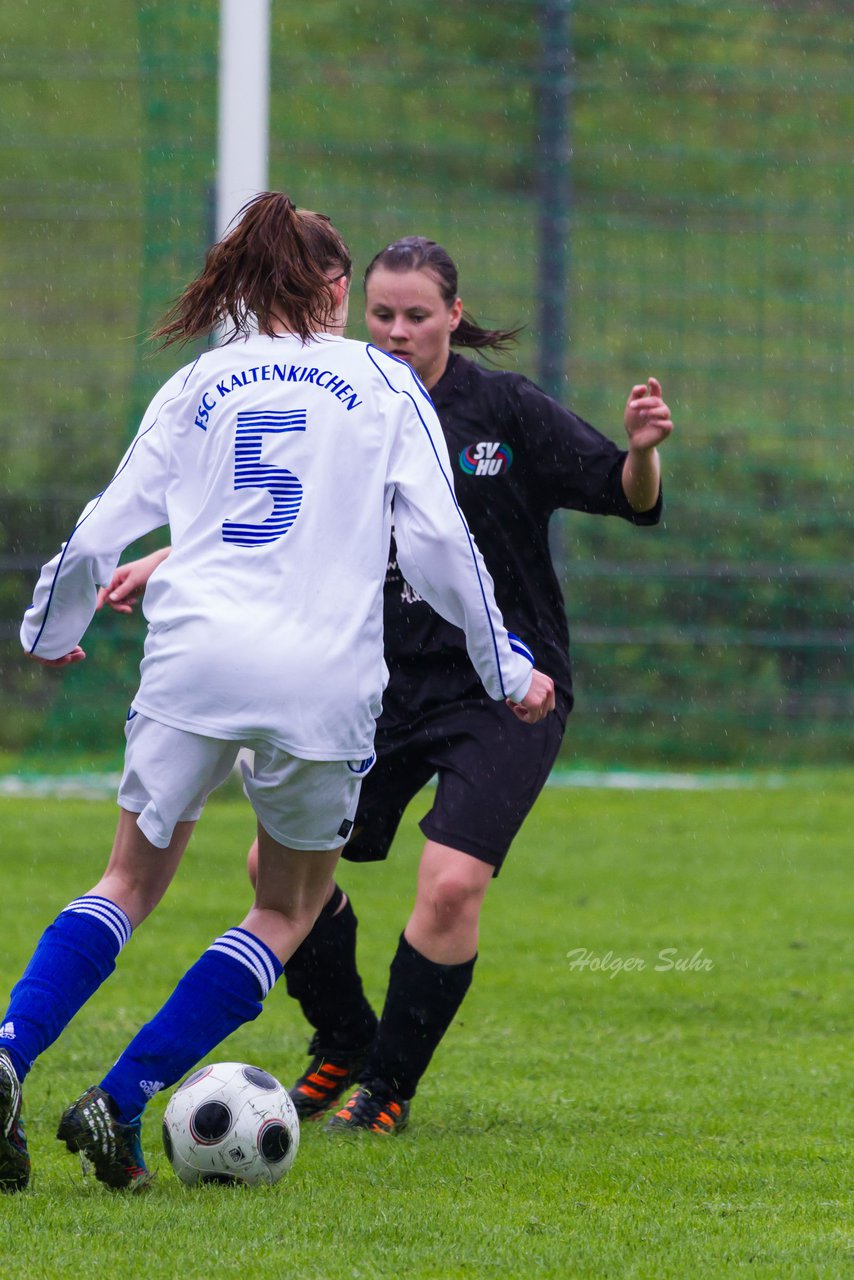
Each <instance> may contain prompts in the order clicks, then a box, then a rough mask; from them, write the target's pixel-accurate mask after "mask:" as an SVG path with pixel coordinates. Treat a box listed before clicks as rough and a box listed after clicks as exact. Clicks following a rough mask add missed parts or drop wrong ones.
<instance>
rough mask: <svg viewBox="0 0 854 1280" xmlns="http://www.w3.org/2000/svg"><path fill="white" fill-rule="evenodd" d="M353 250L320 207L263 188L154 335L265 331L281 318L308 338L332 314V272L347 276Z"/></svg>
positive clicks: (185, 337) (176, 338)
mask: <svg viewBox="0 0 854 1280" xmlns="http://www.w3.org/2000/svg"><path fill="white" fill-rule="evenodd" d="M351 270H352V263H351V261H350V253H349V250H348V249H347V246H346V244H345V243H344V241H343V240H342V239H341V236H340V235H339V234H338V232H337V231H336V229H335V227H334V226H333V225H332V223H331V222H330V220H329V218H327V217H326V215H325V214H322V213H312V212H311V211H310V210H308V209H297V208H296V207H295V206H294V204H293V202H292V201H291V200H290V198H289V197H288V196H286V195H285V194H284V193H283V192H278V191H265V192H263V193H262V194H261V195H257V196H255V197H254V198H253V199H252V200H250V201H249V202H248V203H247V204H245V205H244V206H243V208H242V209H241V210H240V213H239V214H238V215H237V221H236V223H235V225H234V226H233V227H232V229H231V230H230V231H229V232H228V233H227V234H226V235H225V236H224V237H223V239H222V240H220V241H219V242H218V243H217V244H215V245H213V246H212V248H211V249H210V250H209V251H208V255H207V257H206V259H205V265H204V268H203V270H202V271H201V273H200V274H199V275H198V276H197V277H196V279H195V280H193V281H192V283H191V284H189V285H188V286H187V288H186V289H185V290H184V292H183V293H182V294H181V296H180V298H178V300H177V302H175V304H174V305H173V306H172V307H171V309H170V310H169V311H168V312H167V314H166V315H165V316H164V318H163V320H162V321H161V323H160V325H159V326H158V328H157V329H155V331H154V333H153V334H152V337H153V338H155V339H157V338H159V339H162V342H163V346H168V345H169V344H170V343H172V342H188V341H190V339H192V338H199V337H204V336H206V335H207V334H209V333H211V332H212V331H213V330H214V329H216V328H217V327H219V326H224V327H226V328H230V329H231V332H230V333H229V334H228V337H227V339H226V341H228V342H233V341H234V340H235V339H236V338H240V337H247V336H248V335H249V333H250V332H251V331H252V323H251V318H252V317H253V316H254V317H255V320H256V322H257V325H258V330H259V332H260V333H266V334H269V333H273V332H274V331H275V329H274V326H275V324H276V321H277V320H280V321H282V323H284V324H285V325H286V326H287V329H288V330H289V331H290V332H291V333H295V334H296V335H297V336H298V337H299V338H301V339H302V341H303V342H306V341H308V339H309V338H310V337H311V335H312V334H313V333H317V331H318V330H323V329H324V327H325V326H326V325H327V324H328V322H329V321H330V319H331V318H332V315H333V313H334V309H335V304H334V300H333V296H332V291H331V288H330V285H331V283H332V282H333V277H334V278H335V279H339V278H340V277H341V276H349V275H350V272H351Z"/></svg>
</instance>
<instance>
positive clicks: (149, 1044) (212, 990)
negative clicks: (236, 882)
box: [101, 929, 282, 1124]
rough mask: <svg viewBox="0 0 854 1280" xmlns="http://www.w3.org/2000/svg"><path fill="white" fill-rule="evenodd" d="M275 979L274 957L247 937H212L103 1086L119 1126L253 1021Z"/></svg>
mask: <svg viewBox="0 0 854 1280" xmlns="http://www.w3.org/2000/svg"><path fill="white" fill-rule="evenodd" d="M281 973H282V966H281V964H280V963H279V961H278V960H277V959H276V957H275V956H274V955H273V952H272V951H271V950H270V949H269V947H267V946H266V945H265V944H264V943H263V942H262V941H261V939H260V938H256V937H255V935H254V934H252V933H249V932H248V930H246V929H229V931H228V933H224V934H223V935H222V937H221V938H217V940H216V941H215V942H213V943H212V944H211V946H210V947H208V949H207V951H206V952H205V953H204V955H203V956H201V957H200V958H199V959H198V960H197V961H196V963H195V964H194V965H193V967H192V968H191V969H188V970H187V972H186V973H185V974H184V976H183V978H182V979H181V981H180V982H179V983H178V985H177V987H176V988H175V990H174V991H173V992H172V995H171V996H170V997H169V999H168V1000H167V1001H166V1003H165V1005H164V1006H163V1008H162V1009H161V1010H160V1012H159V1013H156V1014H155V1015H154V1017H153V1018H152V1019H151V1021H150V1022H148V1023H146V1025H145V1026H144V1027H142V1029H141V1030H140V1031H138V1032H137V1034H136V1035H135V1036H134V1038H133V1040H132V1041H131V1042H130V1044H129V1045H128V1047H127V1048H126V1049H125V1051H124V1053H123V1054H122V1055H121V1057H120V1058H119V1060H118V1062H117V1063H116V1064H115V1066H113V1067H111V1068H110V1070H109V1071H108V1072H107V1074H106V1076H105V1077H104V1079H103V1080H102V1081H101V1088H102V1089H104V1090H105V1092H106V1093H108V1094H109V1095H110V1097H111V1098H113V1100H114V1101H115V1103H116V1105H117V1107H118V1113H119V1119H120V1120H122V1121H123V1122H124V1123H125V1124H127V1123H129V1122H130V1121H131V1120H134V1119H135V1118H136V1117H137V1116H138V1115H139V1114H140V1112H141V1111H142V1109H143V1107H144V1106H145V1104H146V1103H147V1102H148V1100H149V1099H150V1098H153V1097H154V1095H155V1093H157V1092H158V1091H159V1090H160V1089H166V1088H168V1087H169V1085H172V1084H174V1083H175V1082H176V1080H180V1079H181V1077H182V1076H183V1075H186V1073H187V1072H188V1071H189V1070H190V1068H191V1067H194V1066H195V1065H196V1063H197V1062H199V1061H200V1059H201V1058H203V1057H204V1056H205V1055H206V1054H207V1053H209V1052H210V1051H211V1049H214V1048H216V1046H217V1045H218V1044H219V1043H220V1041H221V1040H224V1039H225V1037H226V1036H228V1035H230V1034H231V1032H232V1031H236V1030H237V1028H238V1027H240V1026H242V1025H243V1023H244V1022H251V1021H252V1020H253V1019H254V1018H257V1017H258V1015H259V1013H260V1012H261V1009H262V1007H263V1000H264V997H265V996H266V995H267V993H268V992H269V991H270V989H271V988H272V987H273V985H274V984H275V982H276V981H277V980H278V978H279V977H280V976H281Z"/></svg>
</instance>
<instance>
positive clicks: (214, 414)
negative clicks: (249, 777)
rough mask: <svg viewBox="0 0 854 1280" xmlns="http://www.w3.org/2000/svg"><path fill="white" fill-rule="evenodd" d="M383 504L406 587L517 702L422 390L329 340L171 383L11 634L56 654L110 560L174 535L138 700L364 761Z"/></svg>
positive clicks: (519, 649) (195, 368) (189, 721)
mask: <svg viewBox="0 0 854 1280" xmlns="http://www.w3.org/2000/svg"><path fill="white" fill-rule="evenodd" d="M392 503H394V520H395V531H396V539H397V549H398V556H399V561H400V565H401V569H402V571H403V573H404V575H405V577H406V578H407V580H408V581H409V582H410V583H411V584H412V586H413V587H415V589H416V590H417V591H418V592H420V594H421V595H422V596H423V597H424V598H425V599H426V600H427V601H429V603H430V604H431V605H432V606H433V607H434V608H435V609H436V610H437V611H438V612H439V613H441V614H442V615H443V616H444V617H446V618H447V619H448V620H449V621H450V622H453V623H455V624H456V625H457V626H459V627H461V628H462V629H463V630H464V632H465V634H466V642H467V646H468V652H469V655H470V657H471V660H472V663H473V665H474V667H475V669H476V671H477V672H478V675H479V676H480V678H481V680H482V682H483V684H484V687H485V688H486V690H487V692H488V693H489V694H490V696H491V697H493V698H503V697H505V696H510V697H513V698H515V699H516V700H519V699H521V698H522V697H524V695H525V693H526V692H527V689H528V686H529V684H530V679H531V666H532V659H531V655H530V653H529V652H528V650H527V649H526V647H525V646H524V644H522V643H521V642H520V641H519V640H517V639H516V637H514V636H511V635H509V634H508V632H507V631H506V630H505V628H504V625H503V622H502V618H501V614H500V612H499V610H498V607H497V605H496V603H495V598H494V595H493V587H492V580H491V578H490V576H489V573H488V572H487V570H486V568H485V566H484V564H483V561H482V559H481V556H480V553H479V551H478V550H477V547H476V546H475V543H474V540H473V538H472V535H471V533H470V531H469V528H468V525H467V524H466V520H465V518H464V516H463V514H462V512H461V511H460V509H459V507H458V505H457V502H456V499H455V496H454V486H453V480H452V475H451V469H450V465H449V459H448V454H447V448H446V445H445V441H444V437H443V434H442V430H441V427H440V425H439V421H438V419H437V417H436V414H435V411H434V409H433V406H432V404H431V402H430V399H429V396H428V395H427V393H426V391H425V390H424V388H423V386H422V385H421V383H420V382H419V380H418V379H417V377H416V376H415V375H414V374H413V372H412V370H411V369H410V368H409V367H408V365H406V364H404V363H403V362H401V361H399V360H396V359H395V358H394V357H392V356H388V355H386V354H384V353H383V352H381V351H379V350H378V349H377V348H376V347H373V346H369V345H368V346H366V345H365V344H364V343H359V342H353V341H350V340H348V339H345V338H340V337H336V336H331V335H324V336H322V337H318V338H317V339H315V340H313V341H312V342H310V343H308V344H306V345H303V344H302V343H301V342H300V340H299V339H298V338H295V337H293V336H290V335H287V336H281V337H267V336H261V335H256V336H253V337H250V338H248V339H247V340H245V341H242V342H239V343H232V344H230V345H227V346H224V347H220V348H217V349H216V350H212V351H208V352H206V353H205V354H203V355H202V356H200V357H199V358H198V359H197V360H196V361H195V362H194V363H193V364H191V365H188V366H186V367H185V368H183V369H181V370H179V372H178V373H176V374H175V375H174V376H173V377H172V378H171V379H170V380H169V381H168V382H167V383H166V385H165V386H164V387H163V388H162V389H161V390H160V392H159V394H158V395H157V396H156V397H155V398H154V400H153V401H152V403H151V405H150V406H149V409H148V411H147V413H146V415H145V417H144V419H143V422H142V425H141V427H140V429H139V431H138V433H137V435H136V438H135V439H134V441H133V443H132V444H131V446H130V448H129V449H128V451H127V453H126V454H125V456H124V458H123V459H122V462H121V464H120V465H119V468H118V470H117V471H116V474H115V475H114V477H113V479H112V480H111V481H110V483H109V485H108V486H107V488H106V489H105V490H104V491H103V493H101V494H99V495H98V496H97V497H96V498H94V499H93V500H92V501H91V502H90V503H89V504H88V506H87V507H86V508H85V510H84V511H83V513H82V515H81V517H80V520H79V522H78V524H77V526H76V528H75V529H74V531H73V532H72V534H71V536H70V537H69V539H68V541H67V542H66V543H64V545H63V547H62V550H61V551H60V553H59V554H58V555H57V556H56V557H55V558H54V559H53V560H51V561H50V563H49V564H47V565H45V567H44V569H43V570H42V573H41V576H40V578H39V581H38V584H37V586H36V590H35V595H34V600H33V604H32V606H31V608H30V609H29V610H28V611H27V613H26V615H25V617H24V621H23V625H22V627H21V642H22V644H23V646H24V648H25V649H26V650H28V651H29V652H30V653H33V654H36V655H37V656H39V657H43V658H58V657H61V656H63V655H64V654H66V653H69V652H70V651H71V650H72V649H73V648H74V647H75V646H76V645H77V644H78V643H79V642H80V640H81V639H82V637H83V634H84V632H85V631H86V628H87V627H88V625H89V623H90V621H91V619H92V616H93V613H94V608H95V601H96V595H97V586H98V584H105V583H107V582H109V580H110V578H111V576H112V574H113V571H114V569H115V567H116V565H117V564H118V560H119V557H120V555H121V553H122V551H123V550H124V549H125V548H126V547H127V546H128V545H129V544H130V543H132V542H134V541H135V540H136V539H137V538H140V537H141V536H142V535H143V534H146V533H148V532H149V531H151V530H152V529H156V528H159V527H161V526H163V525H165V524H168V525H169V528H170V533H171V541H172V553H171V555H170V556H169V557H168V558H167V559H166V560H165V561H164V562H163V563H162V564H161V565H160V566H159V567H158V568H157V570H156V571H155V572H154V574H153V575H152V577H151V579H150V581H149V583H148V587H147V589H146V592H145V599H144V612H145V616H146V618H147V620H148V636H147V639H146V643H145V652H144V657H143V660H142V665H141V681H140V686H139V690H138V692H137V694H136V696H135V698H134V700H133V706H134V707H135V709H136V710H138V711H140V712H142V713H143V714H144V715H147V716H150V717H151V718H152V719H155V720H159V721H161V722H162V723H164V724H169V725H173V726H175V727H176V728H180V729H187V730H190V731H191V732H194V733H200V734H205V735H208V736H210V737H216V738H226V739H236V740H250V739H253V738H261V739H262V740H266V741H269V742H272V743H275V744H277V745H278V746H280V747H282V748H283V749H284V750H286V751H289V752H290V753H292V754H293V755H297V756H301V757H304V758H306V759H329V760H336V759H346V760H351V759H352V760H356V759H362V758H364V757H366V756H367V755H369V754H370V751H371V746H372V742H373V737H374V721H375V719H376V717H377V715H378V714H379V711H380V707H381V699H382V691H383V688H384V686H385V682H386V679H387V671H386V667H385V663H384V660H383V635H382V617H383V600H382V594H383V581H384V578H385V571H386V561H387V555H388V547H389V532H390V527H391V519H392Z"/></svg>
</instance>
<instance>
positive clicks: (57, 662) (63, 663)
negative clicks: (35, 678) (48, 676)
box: [27, 644, 86, 667]
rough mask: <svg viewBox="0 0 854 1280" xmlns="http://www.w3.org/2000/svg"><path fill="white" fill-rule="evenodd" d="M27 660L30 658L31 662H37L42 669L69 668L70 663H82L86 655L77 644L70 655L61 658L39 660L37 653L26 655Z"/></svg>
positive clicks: (66, 654)
mask: <svg viewBox="0 0 854 1280" xmlns="http://www.w3.org/2000/svg"><path fill="white" fill-rule="evenodd" d="M27 657H28V658H32V660H33V662H38V663H39V665H40V666H42V667H70V666H71V664H72V662H82V661H83V659H84V658H85V657H86V654H85V653H84V652H83V650H82V649H81V648H80V645H79V644H78V645H77V647H76V648H75V649H72V650H71V652H70V653H65V654H63V656H62V657H61V658H40V657H39V655H38V654H37V653H28V654H27Z"/></svg>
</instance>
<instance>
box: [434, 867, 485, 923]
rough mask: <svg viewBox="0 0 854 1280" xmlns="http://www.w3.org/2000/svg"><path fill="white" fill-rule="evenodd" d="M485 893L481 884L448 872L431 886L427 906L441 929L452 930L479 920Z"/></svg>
mask: <svg viewBox="0 0 854 1280" xmlns="http://www.w3.org/2000/svg"><path fill="white" fill-rule="evenodd" d="M483 893H484V891H483V888H482V887H481V886H480V885H479V884H473V883H472V882H471V881H470V880H467V879H466V877H465V876H461V875H459V874H457V873H456V872H448V873H446V874H443V875H441V876H438V877H437V878H436V880H435V881H434V882H433V883H432V884H431V885H430V887H429V889H428V890H427V892H426V903H425V905H427V906H428V909H429V913H430V915H431V917H432V918H433V920H434V921H435V923H436V924H437V925H438V926H439V927H440V928H441V929H452V928H454V927H456V926H458V925H460V924H462V923H470V922H473V921H476V920H477V919H478V917H479V915H480V907H481V902H482V901H483Z"/></svg>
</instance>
